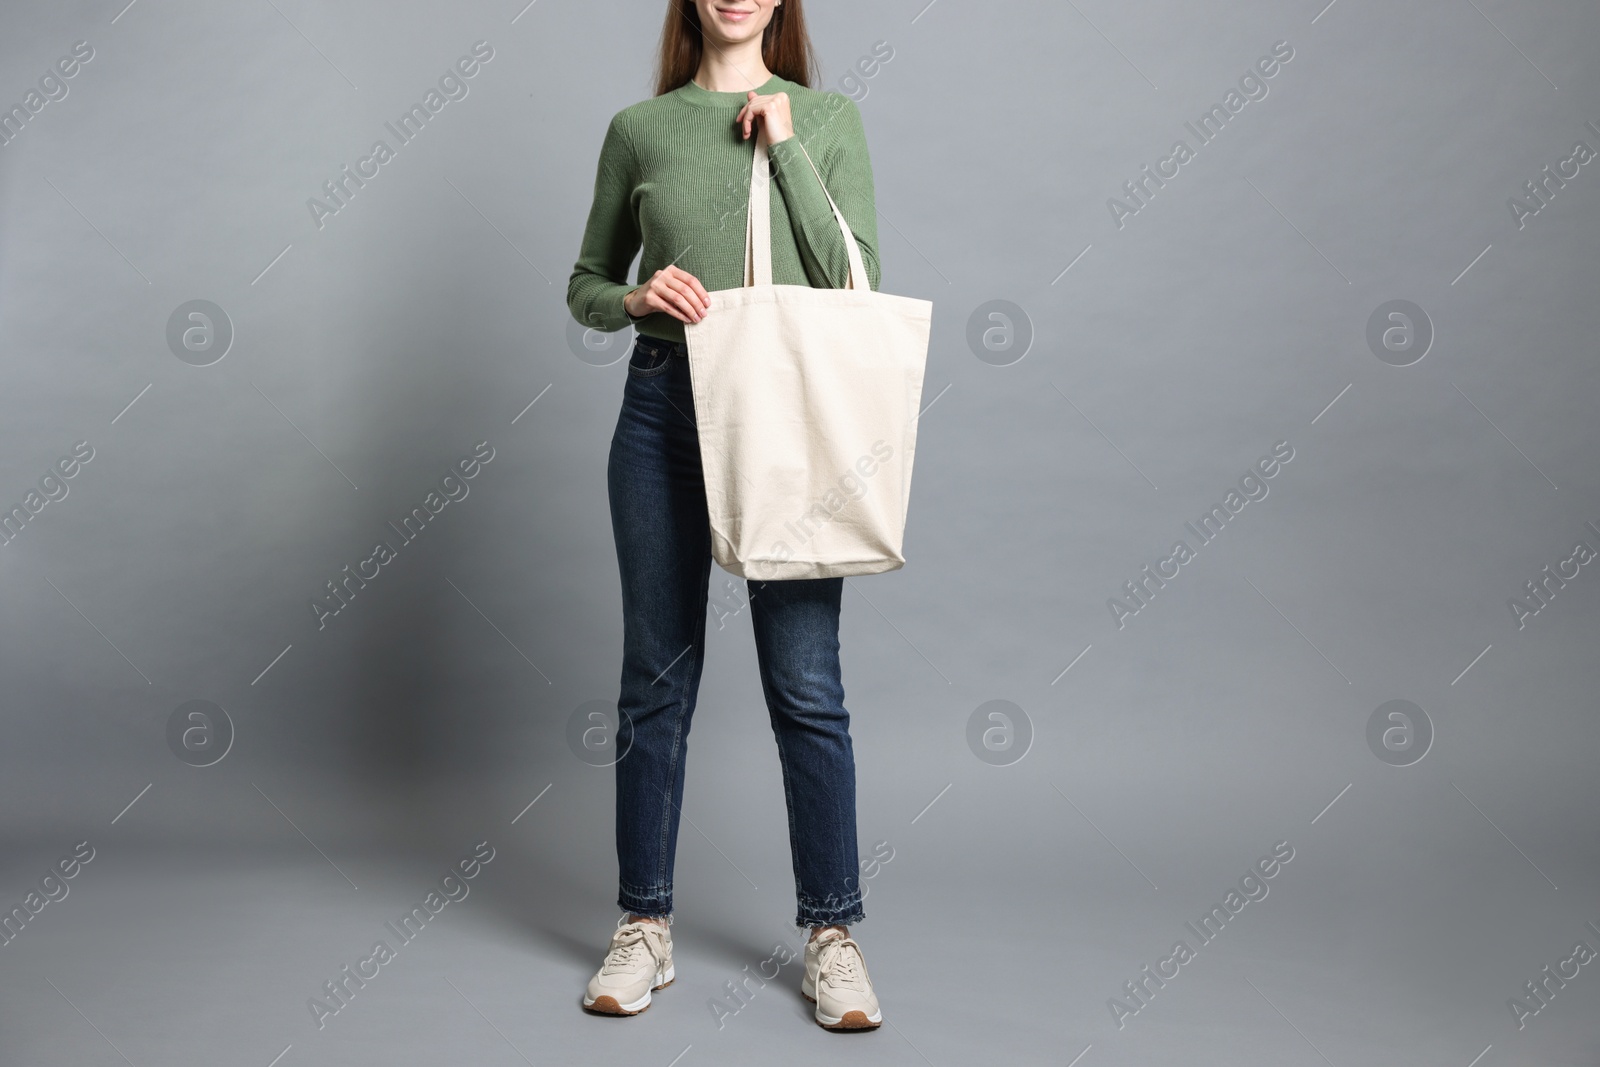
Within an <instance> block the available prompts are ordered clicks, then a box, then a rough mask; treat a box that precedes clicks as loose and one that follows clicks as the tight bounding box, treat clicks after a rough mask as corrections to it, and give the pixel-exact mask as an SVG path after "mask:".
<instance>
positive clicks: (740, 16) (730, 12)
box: [717, 7, 755, 22]
mask: <svg viewBox="0 0 1600 1067" xmlns="http://www.w3.org/2000/svg"><path fill="white" fill-rule="evenodd" d="M717 14H719V15H721V16H722V17H723V18H725V19H727V20H728V21H729V22H743V21H744V20H745V19H747V18H749V17H750V16H751V15H754V14H755V12H754V11H737V10H735V9H733V8H728V7H719V8H717Z"/></svg>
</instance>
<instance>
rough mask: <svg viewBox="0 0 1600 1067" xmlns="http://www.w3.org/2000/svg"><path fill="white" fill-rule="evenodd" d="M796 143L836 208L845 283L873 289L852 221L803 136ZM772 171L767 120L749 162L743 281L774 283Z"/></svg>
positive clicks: (851, 287) (835, 217)
mask: <svg viewBox="0 0 1600 1067" xmlns="http://www.w3.org/2000/svg"><path fill="white" fill-rule="evenodd" d="M794 143H795V144H796V145H799V147H800V151H801V153H802V154H804V155H805V157H806V162H807V163H810V164H811V173H813V174H815V175H816V176H817V184H818V185H820V186H822V195H823V196H826V197H827V198H828V206H829V207H831V208H832V209H833V217H834V219H835V220H837V221H838V223H839V232H840V233H842V234H843V235H844V247H845V252H846V253H847V254H848V255H849V257H850V278H849V280H848V282H847V283H846V285H845V288H847V289H870V288H871V284H870V282H869V281H868V278H867V268H866V266H865V265H864V264H863V262H862V259H861V247H860V246H859V245H858V244H856V235H855V234H853V233H851V232H850V224H849V223H847V222H845V221H844V215H843V214H842V213H841V212H840V211H839V205H838V204H835V203H834V202H833V194H832V193H829V192H828V185H827V183H826V182H824V181H823V180H822V172H821V171H819V170H817V165H816V164H815V163H812V162H811V153H810V152H807V151H806V146H805V145H803V144H800V138H799V136H798V135H796V136H795V139H794ZM770 185H771V175H769V174H768V173H767V131H766V128H765V124H763V125H762V127H761V129H760V130H759V131H758V132H757V134H756V146H755V156H754V158H753V159H752V160H751V163H750V206H749V209H748V210H747V211H746V212H745V226H744V235H745V241H744V284H745V285H746V286H751V285H771V284H772V190H771V188H770Z"/></svg>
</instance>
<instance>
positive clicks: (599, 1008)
mask: <svg viewBox="0 0 1600 1067" xmlns="http://www.w3.org/2000/svg"><path fill="white" fill-rule="evenodd" d="M675 981H677V969H676V968H674V967H669V968H668V969H667V980H666V981H665V982H662V983H661V984H660V985H658V986H652V987H651V988H650V989H647V990H645V991H644V996H642V997H640V998H639V999H638V1000H636V1001H634V1002H633V1003H632V1004H619V1003H617V998H616V997H613V996H609V995H605V994H602V995H600V996H598V997H595V998H594V999H593V1000H590V999H589V997H588V995H587V994H586V995H585V996H584V998H583V1010H584V1011H586V1012H589V1013H591V1014H594V1015H638V1014H639V1013H640V1012H642V1011H644V1010H645V1009H646V1008H648V1007H649V1006H650V993H651V990H653V989H665V988H667V986H669V985H671V984H672V983H673V982H675Z"/></svg>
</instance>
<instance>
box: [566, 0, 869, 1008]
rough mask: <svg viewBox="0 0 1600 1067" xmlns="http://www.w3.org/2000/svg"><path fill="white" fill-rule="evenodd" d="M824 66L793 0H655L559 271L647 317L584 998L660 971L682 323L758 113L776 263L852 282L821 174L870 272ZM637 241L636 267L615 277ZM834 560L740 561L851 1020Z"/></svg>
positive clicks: (846, 720) (603, 309)
mask: <svg viewBox="0 0 1600 1067" xmlns="http://www.w3.org/2000/svg"><path fill="white" fill-rule="evenodd" d="M815 69H816V62H815V59H814V57H813V53H812V51H811V45H810V41H809V39H808V38H807V36H806V30H805V21H804V18H803V15H802V11H801V0H670V2H669V3H668V5H667V17H666V23H665V25H664V26H663V29H662V37H661V52H660V57H659V61H658V67H657V80H656V95H655V96H654V97H653V98H651V99H649V100H645V101H642V102H640V103H637V104H634V105H633V106H631V107H628V108H624V109H623V110H622V111H620V112H618V113H617V114H616V115H615V116H614V117H613V118H612V120H611V124H610V126H609V127H608V129H607V131H606V135H605V140H604V143H603V145H602V147H601V150H600V163H599V167H598V170H597V176H596V179H595V190H594V203H593V206H592V207H591V209H590V212H589V220H588V225H587V228H586V229H585V231H584V235H583V248H582V250H581V253H580V255H579V258H578V261H577V264H576V266H575V267H574V269H573V272H572V277H571V280H570V282H569V284H568V287H567V304H568V307H569V308H570V309H571V311H572V314H573V316H574V317H575V318H576V319H577V320H578V321H579V322H581V323H584V324H585V325H587V326H589V327H590V328H592V329H596V330H601V331H612V330H619V329H622V328H624V327H626V326H627V325H629V324H630V323H632V324H635V325H636V326H637V328H638V338H637V341H636V343H635V347H634V350H633V352H632V355H631V358H630V360H629V363H628V373H627V381H626V384H625V386H624V390H623V398H622V410H621V414H620V416H619V417H618V420H617V426H616V432H615V434H614V435H613V437H612V439H611V453H610V461H609V466H608V471H607V489H608V493H609V497H610V503H611V519H612V532H613V534H614V536H615V538H616V546H617V564H618V567H619V569H620V571H621V576H622V608H623V616H624V626H623V635H624V636H623V644H624V648H623V665H622V686H621V694H620V696H619V698H618V701H617V708H618V712H619V715H618V720H619V728H618V735H617V751H619V752H622V753H624V754H625V755H624V756H623V757H622V758H621V759H620V760H618V761H617V764H616V776H617V777H616V820H617V821H616V835H617V861H618V868H619V871H618V881H619V883H620V884H619V892H618V898H617V903H618V906H619V907H621V908H622V909H623V910H624V914H623V915H622V916H621V917H620V918H619V919H618V920H617V929H616V931H615V932H614V933H613V934H612V935H611V942H610V945H609V947H608V949H607V952H606V956H605V962H604V963H603V964H602V965H601V967H600V969H599V971H598V973H596V974H595V976H594V978H593V979H592V980H591V981H590V982H589V986H588V989H587V991H586V992H585V994H584V998H583V1006H584V1007H585V1008H586V1009H587V1010H590V1011H595V1012H603V1013H607V1014H613V1015H635V1014H638V1013H639V1012H640V1011H643V1010H644V1009H645V1008H646V1007H648V1006H649V1004H650V996H651V991H652V990H654V989H660V988H662V987H664V986H666V985H669V984H671V982H672V980H673V976H674V970H673V966H672V935H671V930H670V928H669V924H670V922H671V913H672V870H673V856H674V851H675V849H676V845H677V840H678V818H679V805H680V804H681V802H682V799H683V779H684V761H685V754H686V739H687V735H688V732H689V721H690V717H691V715H692V714H693V712H694V705H695V696H696V693H697V691H698V687H699V683H700V672H701V666H702V664H703V656H702V653H703V650H704V648H705V621H706V610H707V586H708V582H709V579H710V574H711V562H712V560H711V540H710V529H709V525H708V518H707V510H706V496H705V483H704V481H703V476H702V469H701V464H700V451H699V443H698V438H697V436H696V431H695V424H694V397H693V393H692V390H691V386H690V379H689V363H688V359H687V358H686V357H687V349H686V348H685V346H684V331H683V326H684V324H685V323H689V322H698V321H700V319H701V318H702V317H704V316H706V315H708V314H709V315H714V314H716V311H715V309H714V303H713V301H712V299H711V296H710V294H711V293H712V292H715V291H716V290H719V289H732V288H736V287H738V286H741V285H743V284H744V255H745V213H746V206H747V198H748V196H749V185H750V167H751V157H752V153H753V152H754V150H755V138H756V136H757V135H758V134H759V133H761V132H763V131H764V132H765V136H766V139H767V141H768V143H769V149H768V151H769V155H770V158H771V159H772V161H773V164H774V165H775V166H776V168H777V170H776V180H775V188H776V189H777V195H774V196H773V197H772V199H771V215H772V279H773V282H774V283H775V284H779V285H810V286H813V287H817V288H834V289H842V288H845V287H846V286H847V284H848V281H847V280H848V277H849V260H848V257H847V253H846V249H845V244H844V236H843V234H842V233H841V232H840V230H839V227H838V224H837V222H836V221H835V219H834V217H833V212H832V209H831V208H830V207H829V205H828V194H829V193H831V194H832V196H833V199H834V201H835V202H836V203H837V204H838V205H839V210H840V211H841V212H842V213H843V215H844V216H845V220H846V222H847V223H848V224H849V226H850V229H851V230H852V231H853V232H854V234H855V236H856V240H857V243H858V245H859V247H860V249H861V254H862V258H863V262H864V264H865V266H866V268H867V274H868V279H869V282H870V284H871V287H872V288H873V289H877V288H878V257H877V243H878V242H877V220H876V214H875V209H874V207H873V189H872V169H871V165H870V162H869V160H868V157H867V148H866V139H865V134H864V132H863V130H862V126H861V115H860V112H859V111H858V110H857V109H856V106H855V104H854V102H852V101H850V100H849V99H848V98H846V97H844V96H841V95H840V94H838V93H823V92H819V91H816V90H814V89H812V88H811V85H812V82H813V75H814V72H815ZM802 140H803V141H804V143H805V149H804V152H805V153H808V154H809V156H810V159H811V160H812V161H813V162H814V163H815V164H816V168H817V169H816V170H815V171H814V170H813V169H812V167H811V165H810V164H808V163H807V161H806V154H802V149H801V148H800V143H801V141H802ZM818 172H820V174H821V176H822V181H825V182H826V183H827V186H826V191H824V187H823V185H822V184H821V182H819V180H818ZM641 249H642V255H641V257H640V261H639V272H638V274H637V276H636V277H637V278H639V279H642V282H639V283H636V284H634V285H628V284H627V283H626V279H627V271H628V266H629V264H630V263H632V261H633V257H634V255H635V254H636V253H640V252H641ZM843 582H844V579H842V578H819V579H808V580H788V581H775V582H763V581H757V580H754V579H750V580H748V581H747V582H746V589H747V593H748V596H749V600H748V603H749V606H750V618H751V624H752V626H753V628H754V631H755V639H756V653H757V661H758V664H759V667H760V671H761V684H762V691H763V693H764V694H765V698H766V703H767V709H768V713H769V715H770V718H771V721H772V729H773V733H774V735H775V736H776V738H777V743H778V757H779V762H780V765H781V767H782V771H783V786H784V795H785V799H786V802H787V805H788V810H789V844H790V851H791V856H792V860H793V865H794V877H795V893H796V900H797V904H798V910H797V919H796V925H799V926H804V927H809V928H810V931H811V934H810V939H809V940H808V941H807V943H806V950H805V976H804V979H803V981H802V984H801V992H802V993H803V994H804V995H805V996H806V997H807V998H808V999H811V1000H814V1001H815V1002H816V1009H815V1016H816V1020H817V1022H818V1023H819V1024H821V1025H822V1026H824V1027H827V1028H828V1029H833V1030H862V1029H874V1028H876V1027H877V1026H879V1025H880V1023H881V1022H882V1019H883V1016H882V1013H881V1011H880V1010H879V1007H878V1000H877V997H876V996H875V994H874V993H873V989H872V983H871V980H870V979H869V978H868V976H867V969H866V963H865V961H864V959H863V958H862V954H861V947H860V946H859V945H858V944H857V943H856V941H855V939H854V938H852V937H851V936H850V931H849V926H850V924H851V923H856V922H860V921H861V919H862V917H863V912H862V906H861V887H860V883H859V881H858V879H857V872H858V864H859V856H858V854H857V852H856V825H855V759H854V752H853V749H852V747H851V742H850V732H849V724H850V717H849V715H848V713H847V712H846V711H845V708H844V703H843V701H844V688H843V685H842V682H841V680H840V672H839V602H840V594H841V592H842V589H843Z"/></svg>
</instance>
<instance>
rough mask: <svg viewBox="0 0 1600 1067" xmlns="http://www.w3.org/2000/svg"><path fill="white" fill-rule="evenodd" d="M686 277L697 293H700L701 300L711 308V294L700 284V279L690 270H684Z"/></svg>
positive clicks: (708, 308) (707, 307) (707, 308)
mask: <svg viewBox="0 0 1600 1067" xmlns="http://www.w3.org/2000/svg"><path fill="white" fill-rule="evenodd" d="M684 277H685V278H687V279H688V280H689V284H690V285H692V286H693V287H694V291H695V293H696V294H698V295H699V297H700V302H701V303H702V304H704V305H705V307H706V310H707V311H709V310H711V294H710V293H708V292H706V287H705V286H703V285H701V284H700V279H699V278H696V277H695V276H694V275H693V274H690V273H689V272H688V271H685V272H684Z"/></svg>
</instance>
